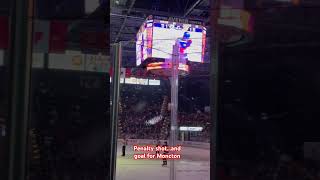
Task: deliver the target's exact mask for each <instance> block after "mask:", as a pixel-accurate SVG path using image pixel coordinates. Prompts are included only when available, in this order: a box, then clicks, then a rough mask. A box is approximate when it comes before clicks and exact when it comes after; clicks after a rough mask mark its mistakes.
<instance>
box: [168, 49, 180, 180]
mask: <svg viewBox="0 0 320 180" xmlns="http://www.w3.org/2000/svg"><path fill="white" fill-rule="evenodd" d="M179 59H180V52H179V44H178V43H177V44H175V45H174V46H173V53H172V71H171V131H170V146H176V142H177V116H178V90H179V89H178V88H179V69H178V68H179ZM175 179H176V169H175V162H174V160H171V161H170V180H175Z"/></svg>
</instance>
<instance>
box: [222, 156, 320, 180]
mask: <svg viewBox="0 0 320 180" xmlns="http://www.w3.org/2000/svg"><path fill="white" fill-rule="evenodd" d="M265 156H266V157H265V158H263V159H260V160H257V161H254V162H244V161H238V162H237V161H236V160H234V161H233V162H224V163H219V164H218V171H217V173H218V177H219V179H221V180H242V179H246V180H270V179H272V180H319V179H320V166H319V162H317V161H315V160H311V159H306V158H303V157H302V158H300V159H294V158H292V157H290V156H289V155H287V154H279V155H278V156H277V157H276V158H271V157H269V155H265Z"/></svg>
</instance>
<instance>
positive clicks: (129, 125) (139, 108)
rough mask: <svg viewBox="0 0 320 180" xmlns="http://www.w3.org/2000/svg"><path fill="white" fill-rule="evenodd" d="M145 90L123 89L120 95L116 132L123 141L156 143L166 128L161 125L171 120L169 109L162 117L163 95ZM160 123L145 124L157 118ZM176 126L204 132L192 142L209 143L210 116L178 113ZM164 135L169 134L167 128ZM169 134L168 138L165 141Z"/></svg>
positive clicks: (199, 112) (197, 112) (200, 113)
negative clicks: (117, 130) (166, 120)
mask: <svg viewBox="0 0 320 180" xmlns="http://www.w3.org/2000/svg"><path fill="white" fill-rule="evenodd" d="M151 92H152V93H150V89H148V90H147V91H144V90H138V91H137V90H135V89H134V88H128V87H123V89H122V91H121V95H120V116H119V128H120V129H121V131H120V133H122V134H119V135H120V136H122V138H123V137H124V136H125V137H126V138H133V139H159V138H161V137H163V136H161V133H163V132H161V130H162V129H163V126H165V125H166V124H165V123H163V122H164V121H165V118H167V119H168V118H169V119H170V109H169V106H168V104H166V105H165V106H166V107H168V108H167V110H166V112H165V113H163V112H162V113H163V114H162V113H161V108H162V107H163V103H164V97H165V96H164V95H163V94H164V92H163V91H157V90H155V91H151ZM157 117H158V119H159V121H157V122H155V123H154V124H152V123H151V124H150V123H148V121H150V120H151V119H153V118H157ZM178 125H179V126H189V127H202V128H203V131H202V132H199V133H197V136H198V137H197V138H193V139H194V140H196V141H208V140H209V139H210V138H209V137H210V134H209V131H210V116H209V113H205V112H202V111H200V110H198V111H196V112H179V113H178ZM166 128H168V131H166V132H167V133H168V132H170V131H169V128H170V126H169V127H166ZM168 136H169V134H167V137H168Z"/></svg>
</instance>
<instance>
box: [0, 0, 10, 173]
mask: <svg viewBox="0 0 320 180" xmlns="http://www.w3.org/2000/svg"><path fill="white" fill-rule="evenodd" d="M0 4H1V15H0V84H1V85H0V86H1V88H0V179H6V178H7V176H8V169H7V168H8V163H9V162H8V157H9V154H8V150H9V134H8V125H9V122H8V121H9V119H8V117H9V100H10V88H9V85H10V84H9V82H10V79H9V74H10V70H9V64H8V63H9V62H8V48H9V36H10V34H11V32H10V28H9V18H10V15H9V12H10V1H1V2H0Z"/></svg>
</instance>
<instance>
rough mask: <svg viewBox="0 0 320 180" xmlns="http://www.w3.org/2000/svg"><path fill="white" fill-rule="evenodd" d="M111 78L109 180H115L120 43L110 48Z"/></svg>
mask: <svg viewBox="0 0 320 180" xmlns="http://www.w3.org/2000/svg"><path fill="white" fill-rule="evenodd" d="M112 50H113V53H112V60H113V77H112V112H111V122H110V123H111V126H110V127H111V137H110V138H111V140H110V142H111V153H110V172H109V174H110V180H115V179H116V164H117V138H118V133H117V132H118V131H117V129H118V115H119V94H120V91H119V89H120V66H121V58H122V56H121V54H122V52H121V43H119V44H115V45H113V46H112Z"/></svg>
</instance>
